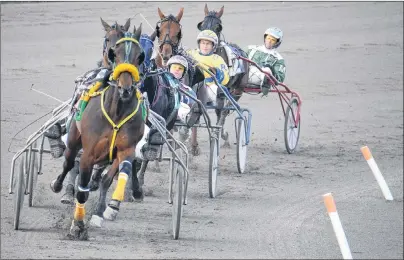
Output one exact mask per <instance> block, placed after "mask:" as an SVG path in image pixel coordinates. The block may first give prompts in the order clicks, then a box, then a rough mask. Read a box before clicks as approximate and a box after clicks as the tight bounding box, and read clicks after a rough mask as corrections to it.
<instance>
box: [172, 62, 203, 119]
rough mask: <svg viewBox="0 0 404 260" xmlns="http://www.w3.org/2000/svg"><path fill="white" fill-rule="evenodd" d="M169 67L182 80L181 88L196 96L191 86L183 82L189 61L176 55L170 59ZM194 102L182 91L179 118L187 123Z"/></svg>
mask: <svg viewBox="0 0 404 260" xmlns="http://www.w3.org/2000/svg"><path fill="white" fill-rule="evenodd" d="M167 67H168V70H169V71H170V73H171V74H173V75H174V77H175V78H176V79H178V80H179V81H180V83H181V85H180V88H181V89H182V90H184V91H185V92H187V93H188V94H189V95H191V96H192V97H194V98H196V93H195V91H194V90H193V89H192V88H190V87H189V86H187V85H185V84H184V82H183V79H184V76H185V74H186V73H187V71H188V61H187V60H186V59H185V58H184V57H182V56H180V55H175V56H173V57H171V58H170V59H169V60H168V62H167ZM193 103H194V101H193V100H192V99H191V98H189V97H188V96H187V95H184V94H182V93H181V106H180V109H179V110H178V117H177V119H179V120H181V121H182V122H183V123H186V120H185V118H186V116H187V115H188V113H189V111H190V110H191V108H190V107H191V105H192V104H193Z"/></svg>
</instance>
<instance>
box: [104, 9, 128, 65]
mask: <svg viewBox="0 0 404 260" xmlns="http://www.w3.org/2000/svg"><path fill="white" fill-rule="evenodd" d="M100 19H101V24H102V26H103V27H104V30H105V37H104V45H103V48H102V57H103V59H102V65H103V67H105V68H112V61H111V59H110V58H109V57H108V53H109V51H110V50H111V48H112V47H113V46H115V43H116V42H117V41H118V40H119V39H121V38H122V37H123V35H124V33H125V32H127V31H128V30H129V27H130V18H128V20H126V23H125V25H123V26H122V25H119V24H118V23H117V22H115V24H113V25H112V26H111V25H109V24H108V23H106V22H105V21H104V20H103V19H102V18H101V17H100Z"/></svg>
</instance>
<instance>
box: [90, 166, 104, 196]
mask: <svg viewBox="0 0 404 260" xmlns="http://www.w3.org/2000/svg"><path fill="white" fill-rule="evenodd" d="M105 168H107V165H102V166H100V165H94V168H93V173H92V175H91V180H90V183H89V184H88V187H89V188H90V191H96V190H98V188H99V187H100V182H101V178H102V173H103V172H104V170H105Z"/></svg>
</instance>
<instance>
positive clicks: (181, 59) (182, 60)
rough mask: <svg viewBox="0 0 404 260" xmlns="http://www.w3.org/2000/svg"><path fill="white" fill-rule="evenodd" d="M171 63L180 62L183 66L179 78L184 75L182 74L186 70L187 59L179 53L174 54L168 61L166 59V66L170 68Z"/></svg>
mask: <svg viewBox="0 0 404 260" xmlns="http://www.w3.org/2000/svg"><path fill="white" fill-rule="evenodd" d="M172 64H180V65H182V66H183V67H184V73H183V74H182V77H181V79H182V78H183V77H184V75H185V74H186V73H187V71H188V61H187V59H185V58H184V57H182V56H181V55H174V56H172V57H171V58H170V59H169V60H168V61H167V67H168V69H170V67H171V65H172Z"/></svg>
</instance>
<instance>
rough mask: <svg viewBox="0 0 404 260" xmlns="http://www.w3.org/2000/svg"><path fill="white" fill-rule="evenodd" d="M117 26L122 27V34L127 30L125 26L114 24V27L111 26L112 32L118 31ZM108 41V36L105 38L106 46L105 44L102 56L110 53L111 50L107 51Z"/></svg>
mask: <svg viewBox="0 0 404 260" xmlns="http://www.w3.org/2000/svg"><path fill="white" fill-rule="evenodd" d="M117 26H119V27H120V29H121V32H123V33H125V28H124V26H123V25H118V24H113V25H112V26H111V28H112V30H115V31H117ZM107 40H108V37H107V36H104V44H103V51H102V55H103V56H104V54H105V53H108V51H109V49H107V42H108V41H107Z"/></svg>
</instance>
